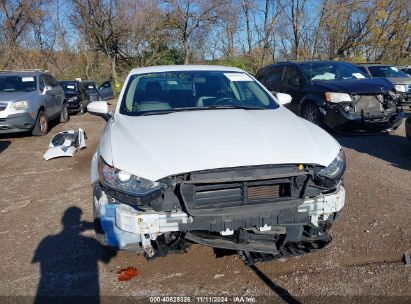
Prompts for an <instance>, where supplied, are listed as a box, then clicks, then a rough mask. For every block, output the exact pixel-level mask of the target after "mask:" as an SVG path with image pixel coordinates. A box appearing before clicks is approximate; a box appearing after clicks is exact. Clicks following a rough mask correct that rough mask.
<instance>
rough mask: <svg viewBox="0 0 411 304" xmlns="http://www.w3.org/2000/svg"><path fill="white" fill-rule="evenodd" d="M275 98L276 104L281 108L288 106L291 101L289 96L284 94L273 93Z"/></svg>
mask: <svg viewBox="0 0 411 304" xmlns="http://www.w3.org/2000/svg"><path fill="white" fill-rule="evenodd" d="M274 96H275V98H276V99H277V101H278V103H279V104H280V105H282V106H284V105H286V104H289V103H290V102H291V100H292V99H293V98H292V97H291V95H288V94H285V93H275V95H274Z"/></svg>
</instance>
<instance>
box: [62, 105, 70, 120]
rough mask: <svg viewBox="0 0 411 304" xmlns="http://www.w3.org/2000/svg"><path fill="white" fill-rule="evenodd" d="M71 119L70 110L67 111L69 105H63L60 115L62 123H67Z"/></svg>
mask: <svg viewBox="0 0 411 304" xmlns="http://www.w3.org/2000/svg"><path fill="white" fill-rule="evenodd" d="M69 119H70V116H69V113H68V109H67V103H63V108H62V109H61V113H60V122H61V123H65V122H68V121H69Z"/></svg>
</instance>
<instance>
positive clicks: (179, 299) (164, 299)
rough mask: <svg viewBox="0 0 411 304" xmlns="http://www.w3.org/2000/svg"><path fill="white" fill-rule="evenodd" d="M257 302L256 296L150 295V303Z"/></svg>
mask: <svg viewBox="0 0 411 304" xmlns="http://www.w3.org/2000/svg"><path fill="white" fill-rule="evenodd" d="M191 302H193V303H256V299H255V298H254V297H245V296H238V297H225V296H223V297H221V296H220V297H219V296H196V297H188V296H159V297H150V303H191Z"/></svg>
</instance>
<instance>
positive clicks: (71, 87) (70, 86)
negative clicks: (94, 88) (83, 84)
mask: <svg viewBox="0 0 411 304" xmlns="http://www.w3.org/2000/svg"><path fill="white" fill-rule="evenodd" d="M59 83H60V85H61V86H62V87H63V90H64V92H76V91H77V84H76V83H75V82H67V81H60V82H59Z"/></svg>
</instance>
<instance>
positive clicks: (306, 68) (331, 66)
mask: <svg viewBox="0 0 411 304" xmlns="http://www.w3.org/2000/svg"><path fill="white" fill-rule="evenodd" d="M299 66H300V68H301V70H302V72H303V74H304V76H305V77H306V78H307V79H308V80H311V81H315V80H328V81H334V80H345V79H361V78H369V76H368V75H367V74H365V73H364V72H363V71H361V70H360V69H358V68H357V67H356V66H354V65H352V64H350V63H346V62H307V63H301V64H299Z"/></svg>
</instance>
